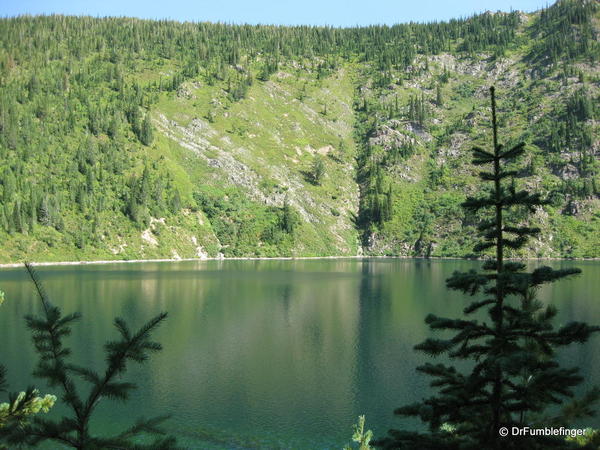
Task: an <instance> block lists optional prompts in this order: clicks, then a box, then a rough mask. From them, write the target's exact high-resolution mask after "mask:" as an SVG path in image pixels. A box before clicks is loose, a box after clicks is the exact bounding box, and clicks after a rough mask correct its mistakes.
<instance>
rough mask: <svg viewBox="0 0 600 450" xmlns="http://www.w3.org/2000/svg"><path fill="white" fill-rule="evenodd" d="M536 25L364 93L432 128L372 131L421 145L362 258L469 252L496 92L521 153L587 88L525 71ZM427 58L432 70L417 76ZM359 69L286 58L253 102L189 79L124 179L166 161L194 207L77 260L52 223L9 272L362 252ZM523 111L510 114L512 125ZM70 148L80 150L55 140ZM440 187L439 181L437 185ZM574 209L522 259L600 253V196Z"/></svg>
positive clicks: (20, 239)
mask: <svg viewBox="0 0 600 450" xmlns="http://www.w3.org/2000/svg"><path fill="white" fill-rule="evenodd" d="M526 26H527V25H526V24H524V25H523V28H522V30H521V34H522V37H523V38H522V40H521V41H520V43H519V45H518V46H516V47H514V48H513V49H511V50H510V51H509V52H508V53H507V54H506V55H505V57H503V58H500V59H498V60H493V59H492V58H490V57H489V56H488V55H471V56H469V57H467V56H463V57H460V58H458V57H455V56H452V55H437V56H424V55H419V56H418V57H417V60H416V62H415V64H414V66H413V69H414V70H413V71H412V72H410V73H408V74H397V75H398V76H400V77H402V78H403V79H404V80H403V82H402V83H401V84H400V83H398V84H395V85H394V84H393V85H392V86H391V87H388V88H385V89H369V88H367V89H364V90H363V93H362V94H359V96H360V95H362V96H366V97H368V98H369V99H370V101H374V102H377V103H380V104H388V103H390V102H393V101H395V99H396V98H397V99H398V103H399V104H400V105H401V109H402V108H404V110H405V109H406V105H407V104H408V100H409V98H410V96H411V95H414V94H419V95H420V94H421V93H424V95H425V98H426V99H427V102H428V103H427V104H428V108H429V111H430V114H429V118H428V119H427V120H426V123H425V127H424V129H422V130H421V129H420V128H419V127H416V126H415V124H413V123H410V122H408V121H407V120H405V119H403V118H400V119H399V120H396V121H395V122H393V123H392V122H386V120H385V119H380V120H379V121H378V123H379V128H378V130H379V131H378V132H379V133H380V135H381V136H382V138H381V141H380V143H383V146H384V147H385V143H386V139H388V140H389V139H393V138H394V136H396V137H397V135H398V134H400V135H401V136H404V138H406V137H408V138H410V139H414V140H415V142H416V151H415V152H414V153H413V154H412V155H410V156H408V157H405V158H402V159H401V160H400V161H398V162H397V163H396V164H393V165H392V166H390V167H388V168H386V171H385V175H384V179H385V183H387V185H389V184H391V186H392V189H393V193H394V195H393V210H394V214H393V217H392V219H391V220H390V221H388V222H386V223H384V224H383V226H381V227H379V228H377V229H375V230H374V232H373V233H372V234H370V236H368V237H369V239H367V240H366V246H365V250H366V252H367V253H370V254H390V255H414V254H426V253H430V254H431V255H433V256H464V255H468V254H469V252H470V248H471V246H472V244H473V240H472V236H473V231H474V228H473V227H472V226H471V225H470V223H472V221H469V219H468V218H465V217H464V216H463V213H462V211H461V210H460V208H459V204H460V202H461V201H462V200H463V199H464V197H465V195H466V194H469V193H473V192H474V191H475V190H476V182H475V180H476V177H475V173H474V172H473V170H472V167H471V166H470V164H469V160H470V155H469V149H470V148H471V146H472V144H473V143H478V144H483V145H487V143H488V142H489V136H488V135H489V133H488V131H487V130H488V129H489V118H488V117H487V116H486V111H487V106H488V98H487V87H488V86H489V85H491V84H496V85H497V86H498V90H499V92H498V95H499V98H500V111H501V114H502V115H503V119H501V125H502V127H503V136H505V138H508V139H509V140H514V141H516V140H517V139H520V138H522V137H524V138H525V139H526V140H527V141H528V142H531V141H532V138H531V136H527V134H526V130H527V129H528V128H533V130H534V131H533V132H534V134H535V132H536V130H537V128H536V126H537V125H536V124H540V123H542V122H543V121H544V120H545V116H547V115H549V114H551V113H552V112H553V111H554V110H555V109H556V108H557V107H558V106H559V105H562V104H564V102H565V101H566V98H567V97H568V96H569V95H570V94H571V93H572V92H573V91H574V90H576V89H578V88H579V87H580V86H581V83H580V81H579V80H578V79H577V77H575V78H568V80H567V81H566V82H563V81H561V80H560V79H559V77H558V71H555V72H551V73H549V74H547V75H546V76H545V77H544V78H542V79H537V80H536V79H533V78H532V77H531V74H530V73H529V72H528V68H529V66H528V64H527V63H526V62H525V60H524V56H525V55H526V54H527V53H528V51H529V47H530V46H531V45H532V42H531V41H530V40H529V39H528V37H527V35H526V34H525V32H526ZM426 59H427V66H428V71H424V70H421V69H422V68H424V67H425V64H426ZM444 67H446V68H447V69H449V71H450V77H449V80H448V82H447V83H442V84H440V82H439V79H440V75H441V73H442V71H443V68H444ZM579 68H580V69H581V70H582V71H583V72H584V74H585V78H586V82H585V85H586V88H587V89H588V90H589V92H590V95H592V96H593V97H594V98H598V95H599V92H600V88H599V73H598V69H597V68H594V67H590V66H589V65H585V64H579ZM363 69H364V67H361V66H359V65H358V64H357V63H350V62H345V63H342V64H341V66H340V68H338V69H337V70H336V71H335V72H334V73H332V74H330V75H328V76H327V77H325V78H323V79H318V77H317V74H316V73H315V72H313V71H311V70H309V69H307V68H305V67H304V66H303V63H302V62H301V61H300V62H299V61H287V62H286V63H284V64H282V65H281V66H280V68H279V71H278V72H277V73H275V74H273V75H271V77H270V79H269V80H268V81H258V80H256V81H254V83H253V85H252V86H251V87H250V89H249V90H248V92H247V94H246V96H245V98H243V99H241V100H238V101H233V100H231V98H230V97H229V96H228V93H227V90H226V89H227V86H226V83H225V82H217V83H216V84H215V85H207V84H206V83H205V81H204V79H203V78H202V77H201V76H199V77H197V78H196V79H191V80H187V81H185V82H184V84H183V86H182V87H181V88H180V89H179V90H178V91H177V92H172V93H161V94H160V96H159V98H158V101H157V103H156V104H154V105H153V107H152V112H151V114H152V120H153V123H154V126H155V139H154V142H153V144H152V146H151V147H144V146H140V145H134V144H135V138H133V137H132V136H130V135H128V136H125V137H124V141H123V142H124V143H127V145H129V147H128V149H127V151H129V152H131V154H132V155H134V156H133V161H134V164H133V166H132V167H129V168H126V173H125V175H127V174H138V175H139V174H140V173H141V171H142V169H143V165H144V161H152V162H156V164H158V165H159V166H160V168H161V170H164V171H167V172H168V173H169V174H170V175H171V177H172V178H173V183H174V185H175V186H176V187H177V189H178V190H179V192H180V193H181V196H182V203H183V204H184V205H185V207H184V208H183V210H182V211H181V212H180V213H179V214H177V215H174V216H171V217H166V218H160V217H156V218H152V220H151V223H150V226H149V227H148V228H147V229H143V230H140V229H139V228H136V227H135V226H134V225H133V224H132V223H131V221H130V220H129V219H128V218H126V217H125V216H124V215H120V214H118V215H116V216H115V215H114V214H113V215H110V214H108V213H103V214H100V217H99V225H98V227H99V233H98V234H99V235H100V236H101V238H100V239H99V241H98V242H95V243H93V244H92V245H86V246H85V247H84V248H77V247H76V246H74V245H73V243H72V242H73V240H72V239H67V238H65V234H64V233H59V232H58V231H56V230H55V229H53V228H51V227H37V228H36V229H35V230H34V231H33V232H29V233H25V234H18V235H7V234H3V235H2V236H0V240H1V245H0V262H13V261H19V260H22V259H34V260H38V261H46V260H54V261H56V260H79V259H81V260H84V259H85V260H93V259H132V258H163V257H169V258H170V257H184V258H185V257H202V256H217V255H219V254H220V253H222V254H224V255H225V256H278V255H284V256H294V255H295V256H315V255H356V254H359V253H360V252H361V251H362V249H361V248H360V245H359V237H360V236H359V234H360V233H359V231H358V230H357V229H356V227H355V224H354V221H355V218H356V217H357V215H358V200H359V199H358V197H359V189H358V186H357V184H356V174H355V170H356V168H355V156H356V148H355V147H356V146H355V143H354V142H353V126H354V120H355V115H354V113H353V110H352V107H353V101H355V100H357V98H356V95H357V94H356V92H357V91H356V88H357V87H358V86H364V85H366V86H368V85H369V79H368V78H369V77H368V76H364V75H360V74H361V72H362V71H363ZM176 70H177V67H176V66H174V65H172V64H171V62H170V61H168V60H162V61H154V62H153V63H151V64H150V63H139V64H137V65H134V66H133V67H130V68H129V70H128V72H127V73H126V74H125V77H126V79H128V80H137V81H138V82H140V83H148V82H151V81H155V80H157V79H159V78H161V77H162V78H164V77H168V76H169V75H170V74H172V73H174V72H175V71H176ZM438 84H440V85H441V89H442V97H443V100H444V101H443V105H441V106H440V105H437V104H436V103H435V101H434V99H435V88H436V85H438ZM515 110H516V111H517V112H516V114H511V115H510V116H509V115H508V113H509V112H510V111H515ZM590 126H592V127H593V129H594V133H593V135H594V143H593V145H592V146H593V148H596V149H597V148H598V147H599V143H598V123H597V122H593V121H592V123H590ZM385 127H387V131H385V130H384V128H385ZM390 130H392V131H390ZM505 133H508V136H507V135H506V134H505ZM71 144H73V145H75V143H74V142H73V143H68V142H67V143H60V145H71ZM56 145H59V144H58V143H57V144H56ZM528 148H529V155H528V158H529V159H535V160H536V161H538V164H537V165H536V169H535V174H534V175H535V176H534V177H533V181H532V182H533V183H534V184H535V186H536V187H540V188H542V189H543V190H545V191H546V192H550V191H551V190H552V188H553V187H554V186H556V185H558V184H560V183H561V177H562V175H561V173H559V172H557V171H556V170H555V169H553V168H552V167H551V165H550V164H549V161H550V158H551V155H549V154H547V153H545V152H546V151H545V150H544V149H543V148H539V147H536V146H535V145H530V146H529V147H528ZM319 154H320V155H322V156H323V159H324V161H325V166H326V171H325V172H326V175H325V177H324V179H323V181H322V182H321V183H320V184H316V183H314V182H312V181H311V179H310V170H311V164H312V162H313V160H314V158H315V155H319ZM559 157H560V158H563V159H569V158H572V157H574V156H573V155H569V154H565V155H560V156H559ZM540 161H541V162H540ZM432 178H436V181H435V183H432V182H431V180H432ZM198 191H202V192H203V193H205V194H206V195H209V196H214V197H223V198H224V199H225V201H226V204H225V207H226V209H227V208H229V209H228V211H229V212H228V213H226V214H225V213H224V217H223V218H220V220H219V221H218V223H217V222H216V221H215V220H214V219H213V220H211V218H209V217H208V215H207V214H206V212H205V211H203V210H202V208H201V207H199V205H198V199H197V197H195V196H194V193H197V192H198ZM240 198H241V199H243V201H241V200H239V199H240ZM286 198H287V202H288V203H289V204H290V205H291V207H292V208H293V210H294V211H295V212H296V214H297V216H298V217H299V223H298V225H297V227H296V229H295V231H294V233H293V237H289V236H288V237H285V239H284V240H283V241H281V242H280V243H276V244H273V243H270V242H263V240H262V238H261V236H262V235H263V234H261V233H263V232H264V230H265V229H266V227H267V226H268V225H269V223H270V222H272V221H273V220H274V219H273V218H274V217H275V216H274V214H275V213H274V212H273V211H276V210H280V209H281V208H282V206H283V204H284V201H285V199H286ZM227 202H228V203H227ZM190 206H191V208H190ZM579 206H580V207H579V209H578V212H577V213H576V214H574V215H567V214H564V209H565V204H561V205H555V206H551V207H548V208H546V210H545V211H539V213H538V216H537V224H538V225H540V226H541V227H542V229H543V231H544V236H545V239H544V241H538V242H534V243H533V244H532V246H531V247H530V249H529V250H528V251H527V253H526V255H527V256H577V257H592V256H598V249H599V248H600V215H599V213H598V211H599V210H600V207H599V206H600V205H599V204H598V199H587V200H584V201H582V202H581V204H580V205H579ZM269 208H270V209H269ZM240 217H241V218H242V219H243V220H241V219H240ZM238 219H240V220H238ZM80 220H81V217H79V216H70V215H67V216H66V217H65V229H67V230H75V229H77V227H78V226H80ZM240 223H241V224H242V225H239V224H240ZM224 224H225V225H228V224H229V225H231V226H232V227H233V228H232V227H230V228H228V227H227V226H224ZM236 224H237V225H236ZM234 225H236V226H237V227H238V228H235V227H234ZM240 228H242V229H240ZM255 228H256V229H255ZM232 229H233V230H236V231H235V233H236V236H235V239H234V238H233V237H232V236H230V235H229V234H231V230H232Z"/></svg>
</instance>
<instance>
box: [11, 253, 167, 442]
mask: <svg viewBox="0 0 600 450" xmlns="http://www.w3.org/2000/svg"><path fill="white" fill-rule="evenodd" d="M25 266H26V268H27V271H28V273H29V275H30V277H31V279H32V280H33V283H34V285H35V288H36V291H37V294H38V296H39V298H40V300H41V303H42V315H41V316H39V317H38V316H33V315H29V316H27V317H26V320H27V326H28V327H29V329H30V330H31V331H32V333H33V342H34V344H35V348H36V352H37V353H38V355H39V361H38V364H37V368H36V370H35V375H36V376H38V377H40V378H44V379H46V380H47V381H48V383H49V384H50V386H53V387H57V388H58V389H59V390H60V391H62V395H61V401H62V402H63V403H64V404H65V406H66V407H67V408H68V409H69V410H70V411H71V413H72V415H71V416H67V417H63V418H62V419H58V420H50V419H45V420H44V419H41V418H38V417H32V418H31V419H30V420H29V421H27V422H24V423H22V424H21V425H20V426H19V427H12V428H11V429H10V430H5V429H4V428H0V437H2V438H3V439H4V440H5V442H6V443H7V444H8V445H10V446H11V448H14V447H16V446H19V445H28V446H35V445H37V444H39V443H41V442H44V441H52V442H55V443H60V445H61V446H67V447H70V448H75V449H80V450H96V449H109V448H115V449H134V448H135V449H154V450H163V449H164V450H167V449H168V450H174V449H177V448H178V447H176V445H175V439H174V438H172V437H168V436H166V437H165V436H163V434H164V433H163V432H162V430H161V429H160V428H159V425H160V423H161V422H163V421H164V420H165V419H166V417H157V418H154V419H149V420H138V421H137V422H136V423H135V425H133V426H132V427H130V428H129V429H127V430H125V431H123V432H122V433H120V434H117V435H114V436H109V437H101V436H95V435H93V434H92V430H91V429H90V424H91V421H92V416H93V413H94V411H95V410H96V407H97V406H98V403H99V402H100V401H101V400H103V399H114V400H127V398H128V395H129V393H130V392H131V391H132V390H133V389H134V388H135V384H134V383H131V382H125V381H120V377H121V376H122V375H123V374H124V373H125V372H126V371H127V368H128V367H127V365H128V363H130V362H138V363H141V362H144V361H146V360H147V359H148V357H149V355H150V354H151V353H154V352H156V351H159V350H161V345H160V344H159V343H157V342H153V341H151V340H150V337H151V334H152V332H153V331H154V330H155V329H156V328H157V327H158V326H159V325H160V324H161V323H162V322H163V321H164V320H165V319H166V317H167V313H161V314H159V315H157V316H156V317H154V318H153V319H151V320H150V321H149V322H148V323H146V324H145V325H144V326H142V327H141V328H140V329H139V330H138V331H135V332H134V331H131V330H130V329H129V327H128V325H127V324H126V323H125V321H124V320H123V319H121V318H116V319H115V327H116V328H117V330H118V332H119V334H120V338H119V339H118V340H115V341H110V342H108V343H107V344H106V345H105V349H106V369H105V370H104V372H103V373H101V372H95V371H93V370H91V369H88V368H86V367H81V366H77V365H75V364H72V363H70V362H69V361H68V357H69V354H70V349H69V348H68V347H66V346H65V345H64V342H63V341H64V338H65V337H66V336H68V335H69V334H70V332H71V324H72V323H73V322H75V321H77V320H78V319H79V318H80V314H79V313H74V314H69V315H67V316H63V314H62V312H61V310H60V309H59V308H58V307H56V306H54V305H53V304H52V303H51V302H50V300H49V298H48V295H47V294H46V292H45V290H44V288H43V286H42V283H41V281H40V279H39V276H38V275H37V274H36V272H35V271H34V269H33V267H32V266H31V265H29V264H26V265H25ZM76 378H80V379H81V381H82V382H85V383H87V384H88V385H89V386H90V389H89V391H88V393H87V395H82V394H81V392H80V390H81V387H82V384H81V383H80V382H79V381H78V382H77V383H76V382H75V379H76ZM143 434H150V435H155V436H158V437H157V438H156V439H155V440H154V442H152V443H150V444H147V445H145V444H140V443H138V442H136V441H135V439H136V438H137V437H139V436H140V435H143Z"/></svg>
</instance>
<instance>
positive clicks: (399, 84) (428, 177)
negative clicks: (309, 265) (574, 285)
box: [0, 0, 600, 263]
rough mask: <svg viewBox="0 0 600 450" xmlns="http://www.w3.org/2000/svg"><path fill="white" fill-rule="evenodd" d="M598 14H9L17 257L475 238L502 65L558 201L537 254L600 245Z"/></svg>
mask: <svg viewBox="0 0 600 450" xmlns="http://www.w3.org/2000/svg"><path fill="white" fill-rule="evenodd" d="M599 17H600V16H599V12H598V7H597V3H595V2H582V1H573V0H571V1H562V2H559V3H557V4H556V5H553V6H552V7H550V8H548V9H547V10H544V11H541V12H538V13H535V14H531V15H527V14H522V13H518V12H516V13H511V14H500V13H498V14H489V13H488V14H484V15H481V16H476V17H473V18H470V19H467V20H457V21H451V22H449V23H437V24H430V25H420V24H409V25H398V26H394V27H367V28H353V29H334V28H318V27H268V26H230V25H220V24H207V23H200V24H191V23H184V24H180V23H175V22H165V21H157V22H153V21H141V20H137V19H110V18H109V19H93V18H87V17H82V18H75V17H62V16H47V17H19V18H13V19H1V20H0V41H1V42H2V45H1V46H0V94H1V95H0V176H1V178H0V263H5V262H15V261H19V260H23V259H29V260H38V261H41V260H78V259H82V260H84V259H132V258H165V257H166V258H195V257H198V258H204V257H216V256H220V255H222V256H225V257H233V256H317V255H357V254H362V253H363V252H364V253H366V254H376V255H380V254H385V255H405V256H468V255H469V253H470V251H471V250H470V249H471V246H472V244H473V242H472V236H473V235H474V233H473V231H474V228H473V227H474V225H473V224H474V223H476V219H475V218H474V217H468V216H465V215H464V213H463V212H462V210H461V208H460V207H459V204H460V203H461V201H462V200H463V199H464V198H465V196H466V195H468V194H469V193H472V192H473V191H475V190H476V189H478V186H477V181H476V180H477V178H476V176H475V174H476V173H475V172H474V169H473V167H472V166H471V164H470V157H469V150H470V148H471V147H472V145H474V144H476V145H482V146H485V145H489V141H490V136H489V134H490V133H489V117H488V116H489V114H488V99H487V89H488V87H489V86H490V85H491V84H495V85H496V86H497V89H498V97H499V101H500V104H499V107H500V121H501V122H500V123H501V126H502V133H503V135H502V138H503V139H504V140H506V141H507V142H508V143H516V142H517V141H519V140H525V141H526V142H527V144H528V146H527V149H528V152H527V159H528V162H529V164H528V170H529V172H530V173H529V174H528V175H530V174H534V175H535V178H534V179H535V180H536V181H535V183H536V187H537V188H539V189H540V190H541V191H543V192H544V193H546V194H548V195H549V198H550V199H551V203H550V204H549V205H548V206H547V207H545V208H544V209H540V210H539V211H537V213H536V221H537V223H536V225H538V226H541V227H542V229H543V231H544V233H543V238H542V239H541V240H539V241H537V242H534V243H533V244H532V246H531V247H530V248H529V249H528V250H527V251H526V253H525V256H530V257H537V256H576V257H597V256H600V197H599V194H600V179H599V175H598V166H599V158H598V156H599V151H600V140H599V138H598V130H599V122H598V118H599V114H600V111H599V110H598V106H597V105H598V104H600V102H599V101H598V100H599V98H600V71H599V69H598V67H597V61H598V57H599V53H600V50H599V48H600V46H599V44H598V38H597V36H598V30H599V25H598V24H599ZM515 220H517V221H519V220H520V219H519V217H518V215H517V216H516V217H515Z"/></svg>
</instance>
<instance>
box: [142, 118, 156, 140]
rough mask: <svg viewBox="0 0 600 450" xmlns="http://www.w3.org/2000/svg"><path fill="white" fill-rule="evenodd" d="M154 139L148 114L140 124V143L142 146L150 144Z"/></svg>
mask: <svg viewBox="0 0 600 450" xmlns="http://www.w3.org/2000/svg"><path fill="white" fill-rule="evenodd" d="M153 139H154V135H153V133H152V122H151V120H150V113H149V112H148V113H146V117H145V118H144V122H143V123H142V129H141V131H140V141H141V142H142V144H144V145H150V144H152V140H153Z"/></svg>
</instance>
